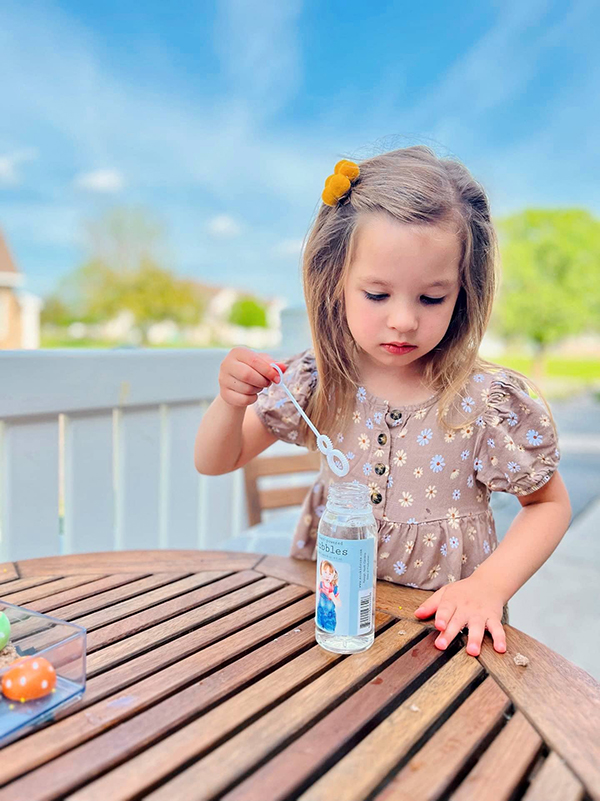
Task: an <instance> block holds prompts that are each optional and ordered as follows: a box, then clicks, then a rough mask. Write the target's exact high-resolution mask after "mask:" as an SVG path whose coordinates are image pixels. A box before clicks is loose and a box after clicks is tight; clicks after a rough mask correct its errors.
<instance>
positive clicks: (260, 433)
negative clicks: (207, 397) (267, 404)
mask: <svg viewBox="0 0 600 801" xmlns="http://www.w3.org/2000/svg"><path fill="white" fill-rule="evenodd" d="M276 439H277V437H275V436H273V434H271V432H270V431H267V429H266V428H265V427H264V425H263V424H262V423H261V421H260V420H259V419H258V417H257V416H256V414H255V412H254V410H253V409H252V408H250V409H239V408H235V407H233V406H229V404H227V403H226V402H225V401H224V400H223V399H222V398H221V396H220V395H217V397H216V398H215V399H214V401H213V402H212V403H211V405H210V406H209V407H208V409H207V410H206V412H205V413H204V416H203V418H202V421H201V423H200V426H199V427H198V432H197V434H196V443H195V447H194V464H195V466H196V470H197V471H198V472H199V473H203V474H204V475H207V476H218V475H221V474H222V473H229V472H231V471H232V470H237V469H238V467H243V466H244V465H245V464H247V463H248V462H249V461H250V459H253V458H254V457H255V456H258V454H259V453H262V452H263V451H264V450H265V449H266V448H268V447H269V445H272V444H273V443H274V442H275V441H276Z"/></svg>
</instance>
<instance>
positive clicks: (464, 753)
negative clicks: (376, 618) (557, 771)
mask: <svg viewBox="0 0 600 801" xmlns="http://www.w3.org/2000/svg"><path fill="white" fill-rule="evenodd" d="M434 636H436V635H434ZM509 707H510V698H508V696H507V695H505V694H504V693H503V692H502V690H501V689H500V688H499V687H498V685H497V684H496V682H495V681H494V680H493V679H491V678H489V677H488V678H487V679H485V681H484V682H483V683H482V684H480V685H479V686H478V687H477V688H476V689H475V690H474V691H473V693H472V694H471V695H470V696H469V697H468V698H467V699H466V701H464V702H463V703H462V704H461V705H460V706H459V707H458V709H457V710H456V711H455V712H454V714H453V715H451V717H450V718H449V719H448V720H447V721H446V722H445V723H444V724H443V726H442V727H441V729H439V731H437V732H436V733H435V734H434V735H433V737H432V738H431V739H430V740H428V741H427V742H426V743H425V745H424V746H423V747H422V748H421V749H420V750H419V751H418V752H417V753H416V754H415V756H414V757H412V759H411V760H410V761H409V762H408V763H407V764H406V765H405V766H404V767H403V768H402V770H401V771H400V772H399V773H398V774H397V775H396V776H395V777H394V778H393V779H392V781H391V782H390V783H389V784H388V785H387V787H386V788H385V789H384V790H382V791H381V792H380V793H378V794H377V796H376V801H425V799H431V798H440V797H441V796H442V794H443V793H445V792H447V791H448V789H449V787H450V786H451V784H452V782H453V781H454V780H455V778H456V776H458V775H459V774H460V773H461V771H462V770H464V768H465V766H466V765H467V764H468V763H469V760H471V759H472V758H473V757H474V755H475V754H476V753H477V752H478V751H479V750H480V749H481V748H482V746H483V745H484V744H485V743H486V742H487V740H488V739H489V738H491V737H492V735H493V734H494V733H495V732H496V730H497V729H498V728H499V727H500V725H501V724H502V723H503V722H504V715H505V713H506V712H507V710H508V709H509Z"/></svg>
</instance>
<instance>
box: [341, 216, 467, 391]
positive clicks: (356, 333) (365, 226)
mask: <svg viewBox="0 0 600 801" xmlns="http://www.w3.org/2000/svg"><path fill="white" fill-rule="evenodd" d="M459 261H460V243H459V241H458V237H457V236H456V234H454V233H452V232H451V231H449V230H447V229H446V228H442V227H439V226H431V225H427V226H416V225H408V224H403V223H398V222H396V221H395V220H392V219H390V218H389V217H387V216H385V215H375V214H372V215H369V216H367V217H366V218H365V219H364V220H363V221H362V222H361V225H360V230H359V233H358V240H357V243H356V251H355V254H354V259H353V261H352V264H351V265H350V269H349V272H348V276H347V279H346V283H345V285H344V300H345V308H346V318H347V320H348V327H349V328H350V332H351V334H352V336H353V337H354V340H355V342H356V343H357V345H358V346H359V348H360V350H361V351H362V352H363V353H362V355H363V357H364V358H365V359H366V360H367V365H366V366H367V367H368V366H371V367H372V366H377V367H379V368H381V367H384V368H386V369H389V370H390V371H393V372H394V374H396V375H398V377H403V378H409V377H415V378H416V377H418V375H419V372H420V371H419V366H418V360H419V359H420V358H421V357H422V356H425V354H426V353H429V351H431V350H432V349H433V348H435V346H436V345H437V344H438V343H439V342H440V341H441V340H442V339H443V337H444V334H445V333H446V331H447V329H448V326H449V324H450V320H451V318H452V312H453V310H454V305H455V303H456V299H457V298H458V293H459V291H460V285H459V281H458V266H459ZM436 282H443V285H439V286H436V285H435V283H436ZM404 342H408V343H409V344H411V345H416V346H417V347H416V348H415V349H414V350H412V351H409V352H407V353H404V354H402V353H393V352H392V353H390V352H389V351H388V350H387V349H386V348H384V347H383V346H384V345H385V344H389V343H397V344H401V343H404Z"/></svg>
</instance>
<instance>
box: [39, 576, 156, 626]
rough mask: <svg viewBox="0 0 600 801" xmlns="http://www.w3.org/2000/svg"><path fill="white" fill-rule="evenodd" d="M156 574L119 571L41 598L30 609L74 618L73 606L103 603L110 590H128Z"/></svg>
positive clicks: (66, 618) (67, 618)
mask: <svg viewBox="0 0 600 801" xmlns="http://www.w3.org/2000/svg"><path fill="white" fill-rule="evenodd" d="M154 578H155V577H154V576H143V575H140V574H139V573H119V574H117V575H116V576H105V577H104V578H102V579H98V581H90V582H89V583H88V584H82V585H81V586H78V587H74V588H73V589H72V590H64V592H59V593H57V594H56V595H51V596H49V597H45V598H40V599H39V600H37V601H33V602H32V603H30V604H28V608H29V609H33V610H34V611H36V612H44V613H47V614H51V615H53V616H54V617H60V618H61V619H62V620H72V619H73V616H68V614H69V613H68V610H69V609H70V608H71V607H76V606H77V605H78V604H81V605H86V604H87V605H93V604H94V603H95V604H98V605H102V604H104V603H106V601H107V593H109V592H119V591H121V592H127V591H128V590H129V588H130V587H133V586H135V585H136V584H137V583H139V582H140V581H148V580H149V579H150V580H152V579H154Z"/></svg>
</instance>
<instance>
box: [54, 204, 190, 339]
mask: <svg viewBox="0 0 600 801" xmlns="http://www.w3.org/2000/svg"><path fill="white" fill-rule="evenodd" d="M87 233H88V238H87V249H88V258H87V260H86V261H85V263H84V264H83V265H81V266H80V267H78V268H77V269H76V270H74V271H73V272H72V273H71V274H70V275H68V276H67V277H66V278H65V279H64V280H63V281H62V282H61V284H60V287H59V290H58V292H57V293H56V295H55V296H52V298H51V299H49V300H52V303H51V309H50V311H52V310H53V309H54V318H55V319H57V318H60V319H62V320H64V321H67V322H72V321H74V320H79V321H81V322H85V323H101V322H105V321H108V320H111V319H112V318H114V317H115V316H117V315H118V314H119V312H121V311H129V312H131V313H132V315H133V318H134V321H135V325H136V326H137V327H138V329H139V330H140V332H141V334H142V338H143V341H144V342H146V341H147V337H148V329H149V328H150V326H151V325H152V324H154V323H157V322H161V321H163V320H173V321H174V322H176V323H178V324H180V325H194V324H196V323H198V322H200V320H201V319H202V317H203V314H204V309H205V307H206V301H205V298H204V297H203V296H202V293H201V291H200V290H199V289H198V288H197V287H196V285H195V284H194V282H193V281H190V280H186V279H182V278H179V277H177V276H176V275H175V274H174V273H173V272H172V271H171V270H169V269H166V268H165V267H162V266H161V265H160V263H159V254H160V252H161V244H160V236H161V234H160V226H159V225H158V223H156V222H155V221H154V220H153V219H152V218H151V216H150V215H148V214H147V213H145V212H144V211H142V210H139V209H113V210H112V211H110V212H108V213H107V214H105V215H104V216H103V217H101V218H100V219H99V220H96V221H93V222H91V223H88V225H87ZM163 258H164V256H163ZM58 303H60V310H61V314H59V313H58V312H59V307H58V306H57V304H58ZM61 315H62V316H61ZM48 317H50V315H48ZM57 324H61V323H57Z"/></svg>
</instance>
